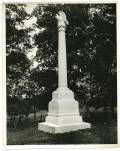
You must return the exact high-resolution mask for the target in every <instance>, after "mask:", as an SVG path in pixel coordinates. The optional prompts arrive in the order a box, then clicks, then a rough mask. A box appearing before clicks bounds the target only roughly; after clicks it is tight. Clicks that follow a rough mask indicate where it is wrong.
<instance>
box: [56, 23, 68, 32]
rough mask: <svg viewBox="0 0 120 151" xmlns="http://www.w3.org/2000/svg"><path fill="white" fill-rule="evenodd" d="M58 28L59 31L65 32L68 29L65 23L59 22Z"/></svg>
mask: <svg viewBox="0 0 120 151" xmlns="http://www.w3.org/2000/svg"><path fill="white" fill-rule="evenodd" d="M57 27H58V31H65V29H66V25H65V24H64V22H59V23H58V26H57Z"/></svg>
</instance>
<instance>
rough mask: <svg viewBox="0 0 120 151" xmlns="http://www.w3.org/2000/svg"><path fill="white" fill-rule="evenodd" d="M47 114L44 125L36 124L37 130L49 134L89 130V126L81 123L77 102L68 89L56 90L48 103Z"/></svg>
mask: <svg viewBox="0 0 120 151" xmlns="http://www.w3.org/2000/svg"><path fill="white" fill-rule="evenodd" d="M48 109H49V113H48V116H47V117H46V121H45V122H44V123H39V124H38V130H42V131H44V132H49V133H53V134H56V133H65V132H70V131H76V130H79V129H86V128H91V124H89V123H85V122H83V121H82V117H81V116H80V115H79V105H78V102H77V101H75V100H74V95H73V92H72V91H71V90H69V89H68V88H66V87H65V88H64V87H62V88H58V89H57V90H56V91H55V92H53V94H52V101H50V102H49V107H48Z"/></svg>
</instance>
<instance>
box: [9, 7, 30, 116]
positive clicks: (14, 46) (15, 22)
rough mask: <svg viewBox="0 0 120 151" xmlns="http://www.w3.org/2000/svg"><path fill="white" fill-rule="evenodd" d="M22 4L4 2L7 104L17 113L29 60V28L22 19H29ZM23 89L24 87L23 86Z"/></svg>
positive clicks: (27, 73)
mask: <svg viewBox="0 0 120 151" xmlns="http://www.w3.org/2000/svg"><path fill="white" fill-rule="evenodd" d="M25 6H26V5H24V4H6V76H7V78H6V79H7V81H6V83H7V105H8V106H9V107H8V108H9V110H11V111H9V113H12V112H13V110H14V114H16V115H18V114H19V112H21V111H20V110H21V109H20V107H19V105H20V104H21V101H22V95H23V87H24V86H23V83H24V81H25V79H26V78H27V77H28V75H29V67H30V60H29V59H28V58H27V53H28V51H29V50H30V49H31V48H32V47H31V43H30V35H29V32H30V31H31V29H30V28H25V27H24V20H26V19H29V18H30V15H29V14H27V13H26V11H25V8H24V7H25ZM24 89H25V87H24Z"/></svg>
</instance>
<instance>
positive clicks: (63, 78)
mask: <svg viewBox="0 0 120 151" xmlns="http://www.w3.org/2000/svg"><path fill="white" fill-rule="evenodd" d="M65 27H66V26H63V25H62V26H58V31H59V34H58V36H59V37H58V68H59V72H58V84H59V87H67V61H66V41H65Z"/></svg>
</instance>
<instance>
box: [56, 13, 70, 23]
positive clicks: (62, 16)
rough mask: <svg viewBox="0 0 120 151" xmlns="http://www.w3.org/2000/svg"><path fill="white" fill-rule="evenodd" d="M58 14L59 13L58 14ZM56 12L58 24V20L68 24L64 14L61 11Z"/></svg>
mask: <svg viewBox="0 0 120 151" xmlns="http://www.w3.org/2000/svg"><path fill="white" fill-rule="evenodd" d="M58 14H59V15H58ZM58 14H56V16H55V18H56V19H57V20H58V24H59V23H60V22H62V23H64V24H65V25H68V24H69V22H68V21H67V19H66V15H65V13H64V12H63V11H59V12H58Z"/></svg>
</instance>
